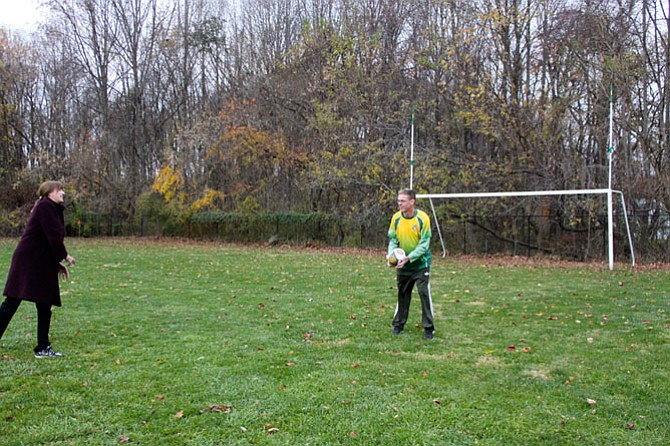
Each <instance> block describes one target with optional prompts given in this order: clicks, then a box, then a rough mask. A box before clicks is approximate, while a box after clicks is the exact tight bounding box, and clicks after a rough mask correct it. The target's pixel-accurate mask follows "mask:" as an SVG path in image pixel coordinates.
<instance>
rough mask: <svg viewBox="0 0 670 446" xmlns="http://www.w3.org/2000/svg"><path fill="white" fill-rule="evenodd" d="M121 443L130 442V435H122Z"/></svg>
mask: <svg viewBox="0 0 670 446" xmlns="http://www.w3.org/2000/svg"><path fill="white" fill-rule="evenodd" d="M119 443H121V444H123V443H130V437H121V438H119Z"/></svg>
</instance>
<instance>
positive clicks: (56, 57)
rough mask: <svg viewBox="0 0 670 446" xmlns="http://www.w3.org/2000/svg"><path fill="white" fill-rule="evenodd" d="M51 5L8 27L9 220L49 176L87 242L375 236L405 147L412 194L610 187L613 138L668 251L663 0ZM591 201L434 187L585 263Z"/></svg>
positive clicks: (1, 203)
mask: <svg viewBox="0 0 670 446" xmlns="http://www.w3.org/2000/svg"><path fill="white" fill-rule="evenodd" d="M48 6H49V13H48V15H47V21H46V23H45V24H44V25H43V26H41V27H40V28H39V29H38V30H36V31H35V32H34V33H31V34H26V33H18V32H14V31H12V30H4V31H3V32H0V60H1V62H0V137H1V138H0V158H1V160H0V161H1V167H0V207H1V208H2V209H3V210H2V222H0V226H1V227H2V232H3V233H5V234H9V233H11V232H12V231H13V230H16V228H18V227H20V225H21V224H22V222H23V221H24V217H25V212H26V203H30V202H31V201H32V200H33V197H34V190H35V184H37V183H38V182H39V181H41V180H43V179H51V178H57V179H62V180H63V181H64V182H65V183H66V185H67V192H68V194H69V195H70V201H69V203H70V206H71V209H70V212H68V215H70V218H71V219H72V221H71V222H70V228H71V229H72V230H75V229H76V230H78V231H81V230H82V226H85V232H86V233H90V234H92V235H95V234H97V233H103V234H140V233H145V232H146V231H150V232H156V231H158V232H163V231H165V230H166V228H170V232H173V233H176V234H187V233H191V232H193V225H194V224H196V223H197V222H201V223H202V222H203V221H204V220H205V219H207V218H211V219H213V220H217V219H219V220H221V219H225V218H233V217H225V218H224V217H223V216H226V215H227V216H231V215H235V216H249V215H251V216H253V215H259V216H260V215H268V214H274V215H280V214H290V213H297V214H302V215H312V214H318V215H322V214H326V215H330V216H333V217H334V218H336V220H337V221H344V220H346V225H345V224H344V223H342V225H341V227H344V226H346V227H352V228H356V229H355V233H356V234H358V235H359V236H360V234H362V233H373V232H375V231H381V232H382V234H383V232H384V231H385V229H386V228H385V227H384V226H383V223H380V221H382V222H383V221H385V218H386V216H387V215H389V213H390V212H391V210H392V209H393V208H394V207H395V194H396V191H397V190H398V189H399V188H401V187H406V186H407V185H408V183H409V177H410V175H409V172H410V160H409V158H410V150H411V148H413V149H414V155H415V161H414V165H413V167H414V170H413V185H414V186H415V188H416V189H417V190H419V191H420V192H424V193H425V192H431V193H446V192H477V191H513V190H555V189H591V188H606V187H607V185H608V151H609V150H612V149H613V150H614V152H613V153H614V162H613V170H612V171H613V185H614V188H616V189H619V190H621V191H622V192H623V193H624V196H625V197H626V200H627V203H626V204H627V206H628V211H629V212H630V214H631V216H632V217H633V222H632V228H633V233H634V237H635V244H636V248H638V251H640V252H639V254H640V255H641V256H646V257H647V258H649V259H657V258H665V257H664V256H667V247H668V237H669V232H670V230H669V223H668V206H669V205H670V169H668V155H669V152H668V150H667V147H668V142H669V139H670V112H669V110H670V107H669V106H670V89H668V67H669V66H670V46H669V45H668V32H667V30H668V25H669V24H670V22H669V17H668V10H667V7H668V5H667V4H665V3H664V2H660V1H655V0H642V1H640V0H575V1H570V0H412V1H408V0H404V1H403V0H245V1H244V2H226V1H225V0H178V1H174V2H162V1H158V0H50V1H49V2H48ZM610 104H612V107H611V108H612V112H613V113H610ZM611 116H612V117H613V121H612V123H610V117H611ZM610 124H611V125H610ZM412 129H413V131H412ZM610 132H611V133H610ZM610 135H611V138H610ZM610 141H611V142H610ZM422 205H423V207H426V206H427V204H426V203H423V204H422ZM22 206H23V207H22ZM27 206H28V207H29V205H27ZM604 206H605V205H604V201H603V200H602V199H601V198H598V197H592V198H583V199H580V200H575V199H568V198H565V197H560V196H558V197H544V198H534V197H528V198H516V199H504V200H502V199H499V200H491V199H487V200H459V201H452V202H449V203H444V202H441V203H439V209H438V213H439V214H440V215H441V218H445V219H446V221H447V222H449V221H452V222H453V221H469V222H470V223H471V224H469V225H468V226H467V228H466V229H465V230H466V231H471V230H473V229H472V228H478V227H479V228H480V229H481V228H483V229H485V231H486V232H487V233H488V234H490V235H492V236H493V237H494V238H495V239H496V240H507V241H511V240H518V239H524V240H526V239H527V240H528V245H529V246H530V245H533V246H534V249H535V248H537V249H538V250H540V251H542V252H559V253H560V249H559V248H560V243H558V242H556V241H557V240H558V241H560V240H566V239H568V238H570V237H566V234H572V235H573V237H572V239H573V240H586V241H585V242H584V243H585V244H586V245H588V246H589V247H588V248H585V249H587V251H582V252H581V254H577V256H578V257H579V256H581V257H589V256H591V255H593V254H592V247H591V244H592V242H594V241H598V240H601V239H602V230H603V228H604V227H606V224H605V222H604V221H603V217H602V215H603V212H604V210H605V207H604ZM617 212H619V213H620V212H621V209H618V210H617ZM207 216H210V217H207ZM486 216H496V218H494V219H491V218H488V219H487V222H486V223H485V224H483V223H482V221H483V220H482V217H484V218H486ZM519 216H528V218H525V217H521V219H522V220H521V221H523V222H524V224H523V229H520V224H519V223H518V222H519V218H520V217H519ZM531 216H533V218H532V221H531ZM536 216H539V218H536ZM236 218H237V217H236ZM343 219H344V220H343ZM75 222H76V223H75ZM210 223H211V222H210ZM208 224H209V223H208ZM75 225H76V226H75ZM459 227H460V226H459ZM188 228H190V229H188ZM468 228H469V229H468ZM201 229H202V228H200V229H198V231H200V230H201ZM518 231H522V234H517V232H518ZM617 231H618V233H619V236H620V237H623V235H622V234H624V232H623V231H624V228H623V225H622V224H618V225H617ZM196 232H197V231H196ZM336 232H337V231H336ZM462 236H463V240H465V239H466V238H467V237H469V236H471V234H464V235H462ZM339 237H345V238H346V237H348V233H344V234H340V235H339ZM359 238H360V243H361V244H365V243H366V241H365V240H364V237H359ZM531 238H532V240H534V241H533V242H532V243H531V241H530V240H531ZM550 240H554V241H553V242H549V241H550ZM340 241H341V240H340ZM540 241H542V245H543V246H546V247H549V248H550V249H548V250H547V249H544V250H543V249H541V246H536V245H539V244H540ZM374 243H377V240H375V241H374ZM478 243H479V242H478ZM578 243H581V242H578ZM622 248H623V249H624V252H625V249H626V248H625V246H623V247H622ZM555 250H558V251H555ZM585 252H586V254H585ZM598 255H600V252H598Z"/></svg>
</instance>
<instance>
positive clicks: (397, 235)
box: [388, 209, 432, 270]
mask: <svg viewBox="0 0 670 446" xmlns="http://www.w3.org/2000/svg"><path fill="white" fill-rule="evenodd" d="M431 235H432V234H431V232H430V218H429V217H428V215H427V214H426V213H425V212H423V211H420V210H418V209H416V210H415V211H414V216H413V217H411V218H408V217H405V216H404V215H403V214H402V212H401V211H398V212H396V213H395V214H394V215H393V218H391V225H390V226H389V232H388V236H389V246H388V253H389V254H390V253H391V251H393V250H394V249H396V248H402V249H403V250H404V251H405V254H406V255H407V256H409V263H408V264H406V265H405V266H404V267H403V269H405V270H419V269H422V268H428V267H430V237H431Z"/></svg>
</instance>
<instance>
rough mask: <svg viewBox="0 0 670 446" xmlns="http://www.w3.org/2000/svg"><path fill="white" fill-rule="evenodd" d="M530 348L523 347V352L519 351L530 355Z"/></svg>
mask: <svg viewBox="0 0 670 446" xmlns="http://www.w3.org/2000/svg"><path fill="white" fill-rule="evenodd" d="M530 350H531V348H530V347H524V348H523V350H521V351H522V352H524V353H530Z"/></svg>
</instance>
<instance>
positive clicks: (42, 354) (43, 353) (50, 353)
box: [35, 346, 63, 358]
mask: <svg viewBox="0 0 670 446" xmlns="http://www.w3.org/2000/svg"><path fill="white" fill-rule="evenodd" d="M35 357H36V358H62V357H63V354H62V353H58V352H57V351H56V350H54V349H53V348H51V346H48V347H47V348H45V349H44V350H40V351H39V352H35Z"/></svg>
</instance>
